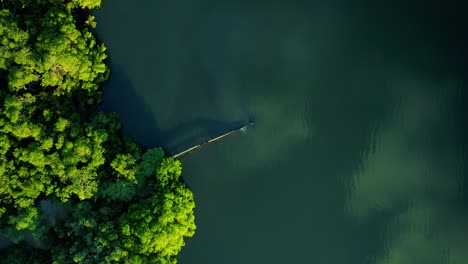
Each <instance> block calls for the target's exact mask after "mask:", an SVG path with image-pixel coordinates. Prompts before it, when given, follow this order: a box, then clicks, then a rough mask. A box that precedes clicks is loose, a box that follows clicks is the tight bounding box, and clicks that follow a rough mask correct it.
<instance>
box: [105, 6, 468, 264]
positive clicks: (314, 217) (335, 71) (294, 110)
mask: <svg viewBox="0 0 468 264" xmlns="http://www.w3.org/2000/svg"><path fill="white" fill-rule="evenodd" d="M374 2H375V1H364V0H361V1H338V0H332V1H286V0H277V1H232V0H231V1H214V0H202V1H189V0H173V1H143V0H136V1H124V0H112V1H104V5H103V8H102V9H101V10H99V11H97V12H96V17H97V21H98V27H97V29H96V31H97V33H98V36H99V38H100V39H101V41H103V42H104V43H105V44H106V45H107V47H108V49H109V54H110V62H111V67H112V74H111V80H110V81H109V82H108V83H107V85H106V86H105V88H104V89H105V90H104V105H103V109H104V110H106V111H116V112H118V113H119V114H120V116H121V120H122V122H123V125H124V131H125V133H126V134H127V135H129V136H132V137H134V138H135V139H136V140H137V141H138V142H140V143H142V144H143V145H144V146H147V147H154V146H159V145H162V146H163V147H164V148H165V149H166V150H167V151H168V152H169V153H171V154H174V153H177V152H178V151H180V150H183V149H184V148H187V147H190V146H192V145H194V144H196V143H200V142H202V141H204V140H205V139H207V138H210V137H214V136H217V135H219V134H221V133H223V132H225V131H227V130H229V129H232V128H235V127H237V126H239V124H242V123H245V122H248V121H249V120H253V121H255V125H254V126H253V127H251V128H249V129H248V130H247V131H246V132H245V133H238V134H235V135H233V136H230V137H228V138H226V139H223V140H222V141H220V142H218V143H216V144H214V145H210V146H208V147H205V148H203V149H201V150H199V151H196V152H194V153H192V154H190V155H188V156H185V157H183V158H182V161H183V165H184V179H185V181H186V182H187V184H188V185H189V187H190V188H191V189H192V191H193V192H194V195H195V200H196V203H197V208H196V210H195V214H196V223H197V226H198V229H197V233H196V235H195V236H194V237H193V238H191V239H188V240H187V243H186V246H185V247H184V248H183V250H182V252H181V254H180V257H179V263H182V264H186V263H187V264H192V263H195V264H198V263H200V264H220V263H222V264H231V263H232V264H239V263H242V264H250V263H252V264H254V263H255V264H257V263H269V264H276V263H314V264H321V263H323V264H334V263H337V264H350V263H351V264H362V263H372V264H406V263H408V264H419V263H421V264H428V263H429V264H430V263H434V264H435V263H437V264H446V263H464V264H466V263H468V250H467V248H468V204H467V202H468V195H467V192H466V188H467V187H468V181H467V180H466V179H467V177H466V174H467V169H466V166H465V165H466V164H468V163H467V162H468V157H467V155H466V154H467V153H466V150H467V147H468V133H467V132H468V129H467V127H466V125H465V124H467V114H468V105H467V98H468V93H467V79H466V77H467V76H466V70H467V67H466V64H467V61H468V56H467V55H468V52H467V51H468V41H467V36H468V34H467V29H468V25H467V23H466V21H465V20H464V19H463V16H464V15H465V14H464V13H466V10H467V9H466V8H463V7H459V6H456V5H454V4H452V5H450V3H449V2H451V1H446V2H444V5H443V6H442V5H441V4H439V3H436V2H435V1H434V2H431V1H425V2H422V1H421V3H424V4H421V3H419V2H417V1H391V3H392V4H391V6H390V5H381V4H376V3H374ZM377 2H378V1H377ZM453 2H455V1H453ZM389 3H390V2H389Z"/></svg>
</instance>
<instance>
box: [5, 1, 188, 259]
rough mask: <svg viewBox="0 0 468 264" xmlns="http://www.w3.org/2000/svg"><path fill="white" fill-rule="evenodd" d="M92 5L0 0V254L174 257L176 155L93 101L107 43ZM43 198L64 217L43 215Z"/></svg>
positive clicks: (178, 212)
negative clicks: (127, 131)
mask: <svg viewBox="0 0 468 264" xmlns="http://www.w3.org/2000/svg"><path fill="white" fill-rule="evenodd" d="M99 6H100V0H94V1H93V0H72V1H60V0H50V1H44V0H36V1H33V0H31V1H27V0H21V1H1V7H2V9H1V10H0V54H1V55H0V106H1V110H0V233H1V234H3V235H5V236H6V237H7V238H8V239H9V240H10V241H11V242H13V243H14V244H13V246H11V247H8V248H6V249H3V250H1V251H0V254H1V258H0V262H1V263H176V256H177V254H178V252H179V251H180V249H181V247H182V246H183V245H184V240H183V239H184V237H189V236H192V235H193V234H194V231H195V224H194V215H193V208H194V206H195V205H194V201H193V195H192V193H191V192H190V190H189V189H188V188H187V187H186V185H185V184H184V183H183V182H182V181H181V180H180V175H181V165H180V162H179V161H177V160H174V159H172V158H165V157H164V152H163V151H162V149H161V148H154V149H150V150H147V151H144V150H142V149H141V148H140V147H139V146H138V145H137V144H136V143H134V142H133V141H131V140H130V139H128V138H125V137H123V136H122V135H121V134H120V122H119V120H118V117H117V115H116V114H112V113H111V114H106V113H103V112H98V111H97V107H98V104H99V103H100V102H101V91H100V89H99V85H100V83H102V81H104V80H106V79H107V78H108V73H109V69H108V67H107V65H106V64H105V59H106V53H105V50H106V48H105V46H104V45H103V44H99V43H97V41H96V38H95V37H94V36H93V34H92V33H91V32H90V31H89V29H88V28H89V27H93V26H95V23H96V22H95V20H94V17H92V16H85V17H84V18H83V14H85V13H86V10H87V9H89V8H96V7H99ZM78 14H79V15H78ZM78 21H80V22H78ZM44 200H47V201H49V202H52V203H55V204H61V206H63V207H64V208H67V210H68V211H69V212H70V213H69V215H68V216H67V217H66V218H65V220H64V221H60V222H58V223H53V224H52V223H51V221H48V217H50V216H47V215H46V213H45V212H44V211H43V210H42V209H41V208H40V207H39V204H40V202H41V201H44ZM24 237H32V238H34V239H35V240H36V242H41V244H46V245H48V246H47V248H46V249H44V248H39V247H37V246H34V243H31V242H30V243H26V242H25V240H24V239H23V238H24ZM29 240H31V239H29Z"/></svg>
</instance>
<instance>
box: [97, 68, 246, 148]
mask: <svg viewBox="0 0 468 264" xmlns="http://www.w3.org/2000/svg"><path fill="white" fill-rule="evenodd" d="M142 96H144V95H141V94H139V93H138V92H137V90H136V89H135V88H134V87H133V85H132V83H131V81H130V79H129V78H128V76H127V74H126V73H125V72H124V70H123V69H122V68H121V67H119V66H118V65H115V64H112V63H111V75H110V79H109V81H108V82H107V83H105V85H104V96H103V105H102V106H101V110H103V111H105V112H117V113H118V114H119V116H120V120H121V122H122V131H123V133H124V135H126V136H129V137H131V138H133V139H135V140H136V141H137V142H138V143H139V144H141V145H143V146H144V147H145V148H151V147H157V146H162V147H163V149H164V150H165V151H166V153H167V154H169V155H173V154H176V153H178V152H180V151H183V150H184V149H187V148H189V147H191V146H193V145H196V144H199V143H202V142H204V141H206V140H208V139H211V138H214V137H216V136H219V135H221V134H224V133H227V132H229V131H231V130H234V129H237V128H239V127H241V126H243V125H245V124H247V123H249V122H250V121H251V120H252V118H251V117H247V118H245V119H242V120H240V119H239V120H236V121H223V120H217V119H211V118H196V119H192V120H188V121H185V122H181V123H179V124H178V125H177V126H175V127H174V128H171V129H168V130H162V129H161V128H160V126H159V123H158V120H157V117H156V116H154V114H153V112H152V111H151V108H150V106H148V105H147V104H146V103H145V102H144V100H142Z"/></svg>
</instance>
